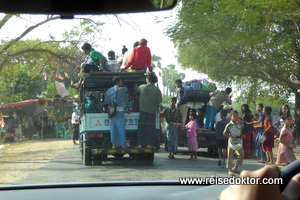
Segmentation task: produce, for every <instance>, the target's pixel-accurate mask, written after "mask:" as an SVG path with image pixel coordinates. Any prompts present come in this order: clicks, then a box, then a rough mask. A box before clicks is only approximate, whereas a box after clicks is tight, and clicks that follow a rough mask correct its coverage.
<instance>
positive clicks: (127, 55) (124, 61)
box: [121, 41, 139, 69]
mask: <svg viewBox="0 0 300 200" xmlns="http://www.w3.org/2000/svg"><path fill="white" fill-rule="evenodd" d="M137 46H139V42H138V41H136V42H135V43H134V44H133V49H134V48H135V47H137ZM133 49H132V50H131V51H126V52H125V53H124V56H123V62H122V65H121V69H125V67H126V65H127V64H128V62H129V60H130V57H131V54H132V52H133Z"/></svg>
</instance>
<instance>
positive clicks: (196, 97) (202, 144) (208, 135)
mask: <svg viewBox="0 0 300 200" xmlns="http://www.w3.org/2000/svg"><path fill="white" fill-rule="evenodd" d="M186 92H187V96H188V108H189V111H190V110H191V109H198V108H202V107H203V108H205V106H206V104H207V103H208V102H209V100H210V95H209V93H210V92H212V91H203V90H187V91H186ZM203 114H204V113H203ZM187 120H188V116H187ZM186 134H187V131H186V130H181V131H180V132H179V137H178V146H179V147H187V138H186ZM197 140H198V146H199V148H207V149H208V152H209V153H213V152H215V151H216V150H217V133H216V132H215V131H212V130H209V129H204V128H198V129H197Z"/></svg>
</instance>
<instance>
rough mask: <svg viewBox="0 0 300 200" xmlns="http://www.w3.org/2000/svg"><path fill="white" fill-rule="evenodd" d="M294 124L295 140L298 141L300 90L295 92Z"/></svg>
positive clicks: (299, 130)
mask: <svg viewBox="0 0 300 200" xmlns="http://www.w3.org/2000/svg"><path fill="white" fill-rule="evenodd" d="M295 124H296V133H295V135H296V141H297V144H299V143H300V92H299V91H298V92H296V93H295Z"/></svg>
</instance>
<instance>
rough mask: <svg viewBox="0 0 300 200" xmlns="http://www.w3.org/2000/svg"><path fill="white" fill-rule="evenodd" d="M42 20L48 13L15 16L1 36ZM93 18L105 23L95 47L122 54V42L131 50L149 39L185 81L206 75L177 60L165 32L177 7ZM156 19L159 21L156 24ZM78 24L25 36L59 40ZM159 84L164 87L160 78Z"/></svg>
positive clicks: (164, 62)
mask: <svg viewBox="0 0 300 200" xmlns="http://www.w3.org/2000/svg"><path fill="white" fill-rule="evenodd" d="M1 16H2V15H0V17H1ZM75 17H81V16H75ZM43 19H45V16H42V15H35V16H34V15H22V19H14V20H12V21H11V22H9V23H7V24H6V25H5V26H4V27H3V28H2V29H1V30H0V39H5V38H11V37H15V36H18V35H19V34H20V33H22V32H23V31H24V30H25V29H26V28H28V27H29V26H32V25H33V24H34V22H39V21H42V20H43ZM92 19H93V20H101V21H103V22H104V23H105V24H104V26H103V32H102V35H101V37H102V40H100V41H97V42H96V43H95V44H94V45H95V49H96V50H98V51H100V52H102V54H103V55H106V54H107V52H108V51H110V50H113V51H115V52H116V55H121V49H122V48H123V45H125V46H126V47H127V48H128V49H132V47H133V43H134V42H135V41H139V40H140V39H141V38H146V39H147V40H148V47H149V48H150V49H151V53H152V55H153V54H155V55H157V56H160V57H161V58H162V61H161V63H162V66H166V65H168V64H175V65H176V66H177V67H176V69H177V70H178V71H179V72H184V73H185V74H186V79H185V81H187V80H192V79H195V78H202V77H203V78H207V76H206V75H203V74H199V73H197V72H195V71H193V70H183V69H182V68H181V67H180V66H179V64H178V62H177V59H176V49H175V47H174V45H173V43H172V42H171V40H170V38H169V37H167V36H166V35H165V34H164V30H165V28H166V27H167V26H168V25H170V24H173V23H175V22H176V12H175V11H174V10H173V11H161V12H150V13H137V14H121V15H119V18H117V17H116V16H113V15H103V16H93V17H92ZM157 21H160V22H159V23H157ZM78 23H79V20H55V21H53V22H50V23H47V24H45V25H43V26H40V27H38V28H36V29H35V30H34V31H32V32H30V33H29V34H28V35H27V36H26V37H25V38H24V39H35V38H41V39H44V40H48V39H49V35H50V34H51V35H52V36H54V37H55V38H56V39H57V40H58V39H59V38H62V36H61V34H62V33H63V32H64V31H65V30H70V29H72V28H73V27H74V26H76V25H78ZM87 42H89V41H87ZM156 73H157V74H158V70H156ZM159 85H160V86H162V83H161V81H160V82H159Z"/></svg>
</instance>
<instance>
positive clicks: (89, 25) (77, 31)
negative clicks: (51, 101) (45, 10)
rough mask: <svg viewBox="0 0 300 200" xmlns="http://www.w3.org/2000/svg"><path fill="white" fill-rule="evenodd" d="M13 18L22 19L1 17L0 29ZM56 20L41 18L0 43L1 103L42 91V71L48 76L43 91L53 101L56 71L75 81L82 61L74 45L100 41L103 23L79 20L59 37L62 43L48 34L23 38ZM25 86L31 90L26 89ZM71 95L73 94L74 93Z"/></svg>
mask: <svg viewBox="0 0 300 200" xmlns="http://www.w3.org/2000/svg"><path fill="white" fill-rule="evenodd" d="M14 18H22V16H21V15H12V14H4V15H3V18H2V19H0V30H1V28H2V27H3V26H4V25H5V24H7V23H10V20H13V19H14ZM58 18H59V17H58V16H45V19H44V20H41V21H40V22H38V23H36V24H34V25H32V26H30V27H28V28H26V30H24V31H23V33H21V34H20V35H19V36H17V37H15V38H8V39H7V38H5V39H3V40H1V41H0V73H1V74H0V85H1V86H2V87H1V89H0V90H1V91H2V93H1V94H2V99H1V101H2V102H4V103H9V102H14V101H22V100H26V99H31V98H36V97H38V96H39V95H40V94H41V92H42V90H43V88H42V76H41V72H43V71H44V70H45V71H46V73H47V76H48V80H47V81H45V87H44V89H45V90H47V89H48V91H47V93H46V97H47V98H53V96H54V94H55V92H56V90H55V88H54V76H55V74H56V72H58V73H61V74H62V75H63V74H64V73H63V72H67V73H68V74H69V75H70V76H71V77H72V79H73V81H74V82H77V81H78V76H77V70H74V68H75V67H76V66H78V65H79V64H80V63H82V61H83V60H84V58H85V56H84V55H83V53H82V52H81V51H80V49H79V47H78V45H79V44H80V43H83V41H86V40H87V39H88V38H89V40H90V38H93V39H92V40H90V41H91V43H93V42H95V41H97V40H98V39H99V38H101V34H99V33H101V30H102V25H103V23H102V22H96V21H93V20H92V19H90V18H81V19H79V20H80V21H79V22H80V23H79V26H76V27H74V28H73V29H72V30H70V31H65V32H64V33H63V34H62V36H63V39H62V40H57V39H56V38H55V37H54V36H52V35H50V34H49V39H48V40H41V39H33V40H32V39H30V40H29V39H27V40H25V39H24V37H25V36H26V35H27V34H29V33H30V32H31V31H33V30H34V29H36V28H38V27H39V26H42V25H44V24H46V23H49V22H50V21H54V20H56V19H58ZM63 76H64V75H63ZM19 84H20V85H19ZM65 84H66V86H67V87H69V84H70V79H69V78H66V77H65ZM27 87H29V88H32V89H31V90H28V89H27ZM51 87H52V88H51ZM71 92H72V94H73V93H74V95H75V94H76V93H75V92H74V91H71ZM26 94H27V95H26Z"/></svg>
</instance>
